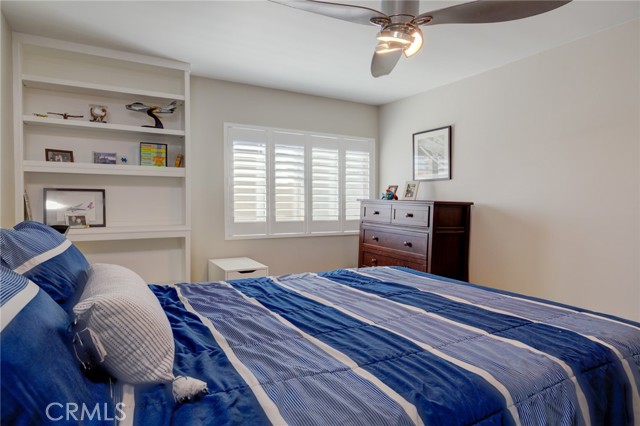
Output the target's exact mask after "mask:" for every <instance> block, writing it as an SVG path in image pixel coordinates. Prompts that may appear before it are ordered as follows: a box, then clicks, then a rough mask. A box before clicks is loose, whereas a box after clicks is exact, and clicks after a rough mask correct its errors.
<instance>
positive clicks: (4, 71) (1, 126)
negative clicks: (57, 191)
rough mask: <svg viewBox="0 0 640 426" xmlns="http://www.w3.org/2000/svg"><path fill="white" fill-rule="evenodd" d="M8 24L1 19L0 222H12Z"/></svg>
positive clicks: (9, 37) (0, 223)
mask: <svg viewBox="0 0 640 426" xmlns="http://www.w3.org/2000/svg"><path fill="white" fill-rule="evenodd" d="M11 39H12V37H11V28H9V25H8V24H7V21H6V20H5V18H4V15H1V19H0V99H2V101H1V103H0V138H1V139H2V143H0V226H3V227H8V226H13V225H15V223H13V222H14V221H13V215H14V201H13V185H14V181H13V122H12V120H13V115H12V113H11V111H12V110H13V108H12V99H13V95H12V94H13V86H12V81H13V79H12V63H13V62H12V60H11V55H12V54H11Z"/></svg>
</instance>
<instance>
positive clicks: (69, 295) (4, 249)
mask: <svg viewBox="0 0 640 426" xmlns="http://www.w3.org/2000/svg"><path fill="white" fill-rule="evenodd" d="M0 257H1V260H2V262H0V265H2V266H5V267H7V268H9V269H11V270H13V271H14V272H16V273H18V274H20V275H23V276H25V277H27V278H28V279H30V280H31V281H33V282H34V283H36V284H38V286H39V287H40V288H41V289H43V290H44V291H45V292H47V293H48V294H49V296H51V297H52V298H53V300H55V301H56V302H57V303H59V304H60V305H61V306H62V307H63V308H64V309H65V310H67V311H69V310H70V308H71V307H72V306H73V302H74V300H75V297H74V296H75V295H76V294H77V293H79V290H82V288H83V287H84V284H85V283H86V281H87V276H88V270H89V262H87V259H86V258H85V257H84V255H83V254H82V253H81V252H80V250H78V249H77V248H76V247H75V246H74V245H73V244H72V243H71V241H69V240H68V239H67V238H65V236H64V235H62V234H61V233H59V232H58V231H56V230H54V229H53V228H51V227H50V226H47V225H44V224H42V223H38V222H30V221H27V222H22V223H20V224H18V225H16V226H15V227H14V228H13V229H2V230H0Z"/></svg>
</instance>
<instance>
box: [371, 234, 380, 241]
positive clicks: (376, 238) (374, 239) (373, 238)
mask: <svg viewBox="0 0 640 426" xmlns="http://www.w3.org/2000/svg"><path fill="white" fill-rule="evenodd" d="M371 239H372V240H373V241H378V240H379V238H378V237H376V236H375V235H374V236H373V237H371Z"/></svg>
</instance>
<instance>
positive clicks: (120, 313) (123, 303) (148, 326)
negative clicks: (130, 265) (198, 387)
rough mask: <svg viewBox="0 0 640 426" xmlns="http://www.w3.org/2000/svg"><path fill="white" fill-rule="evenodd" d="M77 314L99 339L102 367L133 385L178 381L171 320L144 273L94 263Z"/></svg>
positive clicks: (76, 309)
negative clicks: (175, 371)
mask: <svg viewBox="0 0 640 426" xmlns="http://www.w3.org/2000/svg"><path fill="white" fill-rule="evenodd" d="M73 312H74V314H75V315H76V320H78V323H79V324H82V326H83V327H86V328H88V329H89V330H91V331H92V334H93V336H95V337H97V340H98V341H99V342H94V343H95V344H96V346H99V347H100V348H101V350H102V349H103V350H104V354H103V355H104V362H103V363H102V367H104V368H105V369H106V370H107V372H109V373H110V374H111V375H112V376H113V377H115V378H117V379H120V380H122V381H124V382H126V383H132V384H137V383H165V382H171V381H173V380H174V375H173V356H174V341H173V334H172V332H171V326H170V324H169V320H168V319H167V316H166V315H165V313H164V311H163V310H162V307H161V306H160V302H158V299H157V298H156V297H155V295H154V294H153V292H152V291H151V290H150V289H149V287H148V286H147V284H146V283H145V282H144V280H143V279H142V278H141V277H140V276H139V275H138V274H136V273H135V272H133V271H131V270H129V269H127V268H124V267H122V266H119V265H108V264H101V263H96V264H93V265H91V268H90V269H89V278H88V280H87V283H86V285H85V288H84V291H83V292H82V296H81V297H80V301H79V302H78V304H76V306H75V307H74V308H73Z"/></svg>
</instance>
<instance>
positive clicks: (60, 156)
mask: <svg viewBox="0 0 640 426" xmlns="http://www.w3.org/2000/svg"><path fill="white" fill-rule="evenodd" d="M44 157H45V160H46V161H53V162H56V163H73V151H67V150H64V149H51V148H45V149H44Z"/></svg>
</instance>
